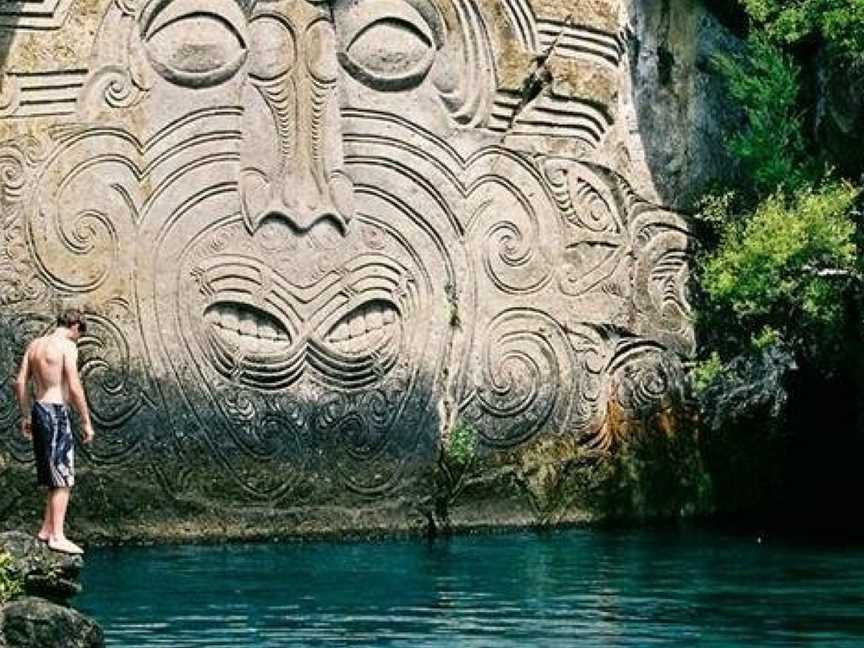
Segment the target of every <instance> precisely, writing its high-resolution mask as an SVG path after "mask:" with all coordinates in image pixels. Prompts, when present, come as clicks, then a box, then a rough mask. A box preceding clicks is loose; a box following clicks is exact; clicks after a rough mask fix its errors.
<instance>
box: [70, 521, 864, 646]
mask: <svg viewBox="0 0 864 648" xmlns="http://www.w3.org/2000/svg"><path fill="white" fill-rule="evenodd" d="M84 586H85V589H84V594H83V595H82V596H80V597H78V599H77V600H76V601H75V605H76V606H77V607H79V608H81V609H82V610H84V611H85V612H88V613H90V614H92V615H93V616H95V617H96V618H97V619H98V620H99V621H100V622H101V623H102V624H103V626H104V628H105V630H106V637H107V639H108V645H109V646H135V647H136V648H138V647H144V646H175V647H180V646H211V647H216V646H231V647H232V648H236V647H238V646H285V645H291V646H318V645H338V646H430V647H431V646H436V647H437V646H442V647H443V646H448V647H449V646H468V647H474V646H477V647H479V646H492V645H494V646H496V647H497V646H514V647H515V646H519V647H520V648H522V647H524V646H572V645H577V644H578V645H579V646H603V647H610V646H611V647H615V646H654V645H662V646H695V645H699V646H805V645H806V646H814V645H819V646H822V645H830V646H861V645H864V549H860V548H851V549H840V548H808V547H802V546H800V545H799V546H793V545H777V544H773V543H767V544H757V543H756V542H755V541H754V540H753V539H741V538H732V537H726V536H718V535H710V534H707V533H697V532H674V531H641V532H630V533H623V532H600V531H567V532H560V533H554V534H548V535H535V534H527V533H526V534H512V535H502V536H487V537H465V538H455V539H452V540H450V541H441V542H434V543H425V542H419V541H414V542H408V541H405V542H387V543H381V544H337V543H314V544H281V545H241V546H216V547H157V548H128V549H104V550H93V551H91V552H90V554H89V558H88V561H87V566H86V570H85V573H84Z"/></svg>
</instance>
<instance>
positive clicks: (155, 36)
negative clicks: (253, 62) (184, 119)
mask: <svg viewBox="0 0 864 648" xmlns="http://www.w3.org/2000/svg"><path fill="white" fill-rule="evenodd" d="M224 4H225V3H224V2H219V1H218V0H217V1H216V2H215V3H214V6H217V8H218V7H221V6H222V5H224ZM232 13H235V12H232V11H230V10H228V8H227V7H226V11H225V13H224V14H223V13H221V12H220V13H218V14H217V13H210V12H207V11H200V10H198V9H196V8H195V6H194V5H193V3H192V2H191V1H190V0H177V1H175V2H171V1H170V0H163V1H161V2H157V3H155V4H151V5H150V6H149V7H148V11H145V12H144V14H143V15H142V19H143V27H142V40H143V41H144V45H145V48H146V50H147V56H148V58H149V60H150V63H151V65H152V66H153V68H154V69H155V70H156V72H158V73H159V75H160V76H162V77H163V78H164V79H166V80H167V81H170V82H171V83H175V84H177V85H182V86H190V87H207V86H213V85H217V84H219V83H222V82H223V81H225V80H227V79H228V78H230V77H231V76H232V75H233V74H234V73H235V72H237V70H238V69H239V68H240V66H241V65H243V61H244V60H245V59H246V42H245V40H244V38H243V36H242V35H241V34H240V32H239V30H238V29H237V28H236V27H235V26H234V23H233V22H232V20H231V19H230V18H231V17H232ZM235 18H236V17H235ZM240 18H242V15H241V16H240Z"/></svg>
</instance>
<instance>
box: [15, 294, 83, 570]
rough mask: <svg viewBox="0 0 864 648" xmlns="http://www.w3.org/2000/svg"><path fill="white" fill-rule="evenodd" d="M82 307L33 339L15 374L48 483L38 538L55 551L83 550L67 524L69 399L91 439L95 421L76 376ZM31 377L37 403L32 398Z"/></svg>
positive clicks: (27, 431)
mask: <svg viewBox="0 0 864 648" xmlns="http://www.w3.org/2000/svg"><path fill="white" fill-rule="evenodd" d="M86 328H87V326H86V322H85V321H84V317H83V315H82V314H81V313H80V312H78V311H74V310H73V311H67V312H65V313H63V314H62V315H61V316H60V317H58V320H57V328H56V329H54V332H52V333H51V334H49V335H44V336H42V337H40V338H37V339H35V340H33V341H32V342H31V343H30V344H29V345H28V346H27V350H26V351H25V353H24V357H23V359H22V360H21V367H20V369H19V371H18V376H17V378H16V379H15V395H16V397H17V398H18V404H19V406H20V408H21V432H22V433H23V434H24V435H25V436H26V437H29V438H30V439H31V440H32V442H33V452H34V457H35V460H36V474H37V480H38V483H39V484H40V485H42V486H47V487H48V499H47V501H46V505H45V515H44V517H43V520H42V528H41V529H40V530H39V533H37V538H38V539H39V540H42V541H44V542H47V543H48V546H49V547H51V548H52V549H54V550H56V551H63V552H66V553H82V549H81V548H80V547H79V546H78V545H76V544H75V543H73V542H71V541H70V540H68V539H67V538H66V536H65V534H64V530H63V525H64V521H65V517H66V507H67V505H68V502H69V493H70V488H71V487H72V486H73V485H74V483H75V469H74V439H73V436H72V429H71V425H70V418H69V411H68V407H67V402H71V404H72V406H73V407H74V408H75V409H76V410H77V411H78V414H79V415H80V417H81V423H82V427H83V442H84V443H90V442H91V441H92V440H93V436H94V433H93V425H92V423H91V421H90V411H89V408H88V407H87V399H86V398H85V396H84V387H83V386H82V384H81V379H80V377H79V375H78V347H77V342H78V339H79V338H80V337H81V335H82V334H83V333H84V332H85V331H86ZM31 381H32V383H33V387H34V390H33V391H34V396H35V402H33V403H32V404H31V403H30V390H29V385H30V382H31Z"/></svg>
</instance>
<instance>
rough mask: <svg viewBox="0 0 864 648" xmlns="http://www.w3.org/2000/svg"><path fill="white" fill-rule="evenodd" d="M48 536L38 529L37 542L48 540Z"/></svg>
mask: <svg viewBox="0 0 864 648" xmlns="http://www.w3.org/2000/svg"><path fill="white" fill-rule="evenodd" d="M49 537H50V534H48V533H45V532H44V531H40V532H39V533H37V534H36V539H37V540H38V541H39V542H48V538H49Z"/></svg>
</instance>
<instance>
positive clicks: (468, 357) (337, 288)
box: [0, 0, 693, 501]
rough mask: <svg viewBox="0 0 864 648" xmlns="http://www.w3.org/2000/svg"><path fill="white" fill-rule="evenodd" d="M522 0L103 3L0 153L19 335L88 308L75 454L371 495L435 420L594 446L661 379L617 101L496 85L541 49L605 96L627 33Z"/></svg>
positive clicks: (682, 344)
mask: <svg viewBox="0 0 864 648" xmlns="http://www.w3.org/2000/svg"><path fill="white" fill-rule="evenodd" d="M601 4H602V3H601ZM535 10H536V7H534V6H532V3H530V2H528V1H527V0H501V2H478V1H475V0H334V1H333V2H329V3H327V2H315V1H312V0H269V1H264V0H258V1H255V0H207V1H206V2H204V1H203V0H114V1H113V2H110V3H106V12H105V14H104V16H103V21H102V25H101V27H100V29H99V31H98V35H97V38H96V42H95V43H94V45H93V50H92V56H91V63H90V68H89V72H88V73H87V78H86V80H83V79H78V77H75V79H76V80H75V83H76V85H75V87H74V88H72V86H71V85H68V84H67V86H68V87H64V92H69V91H74V93H76V97H77V107H76V114H75V116H74V117H75V118H74V119H68V118H65V117H63V115H59V117H61V118H63V120H61V121H58V122H56V123H52V124H51V125H50V126H45V127H44V133H45V138H44V139H45V142H38V145H37V142H36V140H35V139H32V138H30V139H28V137H25V136H22V137H21V138H20V139H19V140H15V141H13V142H10V143H7V144H5V145H3V147H2V148H0V177H2V179H3V184H2V186H0V199H2V211H0V217H2V224H3V230H2V231H3V237H4V247H3V249H2V256H0V300H2V302H3V304H4V306H5V305H7V304H8V305H10V306H12V307H13V308H14V309H15V312H16V317H19V319H21V322H24V321H29V322H31V324H27V325H24V324H23V323H21V322H19V323H18V324H14V323H12V324H10V326H12V327H13V328H15V330H26V331H30V330H32V329H33V328H34V327H36V326H37V324H38V326H44V325H45V324H46V321H47V320H46V317H47V310H46V308H45V306H46V305H56V304H60V303H66V304H78V305H81V306H84V307H85V308H86V309H87V310H89V311H90V312H92V313H93V316H94V327H93V331H92V333H91V334H90V336H89V337H88V338H86V339H85V340H83V341H82V357H83V361H84V375H85V379H86V381H87V384H88V387H89V389H90V394H91V399H92V401H93V402H92V404H93V409H94V414H95V417H96V420H97V422H98V423H99V425H100V428H102V429H103V432H104V433H105V434H104V436H105V438H106V440H105V442H104V444H103V445H102V446H101V448H94V449H93V455H92V456H91V457H90V459H91V460H92V461H94V462H95V463H97V464H101V465H104V466H105V467H106V469H111V468H112V467H113V466H118V465H123V464H125V463H128V462H131V461H134V460H135V457H143V458H145V459H146V460H148V461H150V462H151V463H152V465H153V469H154V471H155V474H156V475H157V477H158V480H159V481H160V483H162V484H163V485H164V486H166V487H167V488H170V489H172V490H175V491H179V490H183V489H184V488H187V487H194V482H195V474H196V471H202V470H211V469H214V470H217V471H218V473H217V474H219V475H222V476H224V478H225V480H226V482H227V483H228V484H229V486H225V487H224V489H223V491H224V493H225V497H252V498H257V499H262V500H266V501H279V500H281V499H284V498H286V497H288V496H289V495H291V494H295V495H298V494H299V493H310V492H314V489H315V488H316V487H318V488H321V486H320V483H327V484H329V483H331V482H332V483H337V484H340V486H339V488H345V487H347V488H348V489H350V490H352V491H354V492H356V493H359V494H361V495H374V494H377V493H381V492H384V491H388V490H391V489H393V488H396V487H398V486H399V485H400V484H401V483H403V481H404V478H405V477H406V476H410V475H411V474H413V473H412V469H413V468H414V467H415V466H417V465H423V464H424V463H428V462H429V461H431V460H432V459H433V458H434V456H435V451H436V447H437V444H438V443H439V438H440V435H441V434H442V433H443V432H444V431H445V430H446V428H447V427H448V426H449V425H452V424H453V422H454V419H455V418H457V417H460V418H464V419H465V420H467V421H469V422H470V423H471V424H472V425H473V426H474V427H475V428H476V429H477V431H478V433H479V435H480V438H481V440H482V442H483V443H484V445H485V446H486V447H487V448H488V449H495V448H510V447H514V446H517V445H519V444H524V443H526V442H528V441H529V440H531V439H532V438H534V437H536V436H537V435H538V434H557V435H570V436H572V437H574V438H575V439H576V440H577V441H578V442H579V443H581V444H583V445H585V446H586V447H589V448H606V447H609V442H608V439H607V438H606V437H604V432H603V429H604V428H603V424H604V417H605V413H606V411H607V405H608V400H609V399H610V398H613V397H614V398H617V399H618V400H619V401H620V402H622V403H624V405H625V408H629V409H628V411H629V410H633V411H637V410H639V409H640V408H643V407H646V406H648V405H650V404H651V403H652V402H655V401H658V400H662V392H663V390H664V389H672V388H673V387H674V385H673V383H674V380H671V379H670V380H665V379H664V380H660V379H658V378H657V376H659V375H661V374H662V375H663V376H667V375H668V376H671V375H673V374H674V367H673V368H669V367H667V364H669V363H670V362H671V363H672V365H674V362H675V361H674V359H673V360H669V358H670V357H672V356H669V355H668V354H665V353H666V350H668V349H671V350H673V351H676V352H683V353H687V352H689V350H690V349H691V348H692V344H693V338H692V330H691V327H690V323H689V310H688V306H687V299H686V290H685V284H686V279H687V249H688V231H687V227H686V224H685V222H684V221H683V220H682V219H681V218H680V217H679V216H677V215H676V214H673V213H671V212H669V211H667V210H664V209H662V208H660V207H657V206H655V205H652V204H650V203H648V202H646V201H644V200H642V199H641V198H639V197H638V196H637V195H636V194H635V193H634V191H633V190H632V189H631V188H630V184H629V183H628V181H627V180H626V179H625V178H624V177H622V175H621V174H620V173H619V172H618V171H617V170H615V169H613V168H610V166H611V163H608V160H607V159H606V158H605V157H604V156H606V155H607V152H608V151H614V150H617V147H620V145H621V143H620V142H616V141H615V137H617V135H616V133H617V132H618V131H616V130H615V128H614V127H615V125H616V115H617V108H616V106H615V105H614V103H613V102H612V99H610V97H614V93H612V92H608V93H606V94H604V95H603V96H602V97H600V98H599V99H598V98H592V97H586V96H581V95H580V94H579V92H578V91H579V88H576V89H573V88H572V87H571V90H572V92H570V94H568V92H569V91H568V90H567V88H564V87H557V86H556V87H548V88H547V87H541V88H539V89H536V91H535V90H531V93H535V94H531V93H529V94H531V96H526V95H525V89H526V88H528V89H529V90H530V89H531V83H532V79H534V77H531V76H526V77H525V78H522V79H516V81H515V82H513V80H512V79H511V80H510V81H508V80H507V78H505V77H507V76H508V75H509V76H510V77H512V76H513V72H512V70H511V71H509V72H508V71H507V66H508V65H512V61H513V60H516V61H523V60H524V61H528V62H529V63H530V62H531V61H535V60H538V57H540V58H542V60H543V62H544V63H543V65H550V66H551V65H552V64H553V63H555V64H556V65H558V64H560V65H562V66H564V67H565V68H566V70H568V71H569V72H568V73H573V74H575V72H573V71H574V70H576V71H578V70H581V69H583V68H584V69H590V70H591V74H592V75H594V76H592V83H593V85H590V86H589V87H591V88H607V86H608V85H609V83H611V81H610V79H612V80H614V78H615V76H614V75H615V74H619V73H620V68H621V66H622V65H624V61H625V58H626V57H624V56H623V53H624V51H625V48H626V35H622V34H623V33H624V32H623V30H621V29H620V28H615V29H612V28H610V27H609V25H608V24H607V23H609V20H610V19H609V16H608V15H607V14H606V13H604V14H603V16H602V20H600V18H598V19H597V20H599V24H592V23H591V16H587V17H585V22H584V23H583V22H580V19H579V17H574V16H570V17H566V18H565V17H562V16H551V17H550V16H539V17H538V16H537V15H536V14H535ZM580 66H581V67H580ZM534 72H536V70H534ZM534 72H532V74H533V73H534ZM58 74H59V73H58ZM70 74H71V72H70ZM14 78H15V79H17V80H18V81H19V85H18V86H16V88H17V89H16V90H15V92H14V93H13V92H12V91H9V92H7V93H6V94H4V95H3V97H4V99H2V100H0V111H3V110H5V113H3V114H4V115H7V116H9V115H11V116H14V117H15V118H18V117H25V118H26V117H28V114H25V113H23V112H21V102H20V97H23V96H24V93H25V92H26V91H29V90H28V88H29V87H30V86H28V85H26V84H24V83H23V81H24V80H25V76H24V75H22V74H19V75H18V76H16V77H14ZM57 78H60V77H59V76H58V77H57ZM70 78H71V77H70ZM574 78H577V77H574ZM53 79H54V77H50V78H49V77H46V78H45V81H44V83H45V84H48V83H49V82H50V83H54V81H53ZM598 79H599V81H598ZM28 83H29V81H28ZM34 83H35V82H34ZM43 85H44V84H43ZM571 86H572V84H571ZM33 87H36V85H33ZM40 87H41V86H40ZM46 87H47V86H46ZM604 92H605V90H604ZM7 94H8V95H9V97H10V98H6V95H7ZM64 97H65V95H64ZM65 100H66V99H64V101H65ZM3 102H5V103H3ZM16 111H17V112H16ZM55 116H56V115H55ZM10 118H11V117H10ZM64 120H65V121H64ZM604 161H605V162H607V163H604ZM40 318H41V319H40ZM28 327H29V328H28ZM664 354H665V355H664ZM661 356H662V358H663V360H662V362H663V363H666V364H662V368H663V371H662V372H661V371H659V370H655V369H656V367H655V365H656V366H661V365H658V364H657V362H660V361H659V360H658V361H657V362H654V361H655V359H656V358H660V357H661ZM2 360H3V362H4V363H6V364H8V361H9V359H8V358H5V357H4V358H3V359H2ZM652 363H654V364H652ZM652 367H655V369H652ZM613 387H614V389H613ZM619 387H620V388H619ZM616 390H617V391H616ZM613 391H615V394H613ZM646 403H647V405H646ZM12 416H14V414H13V412H12V410H11V409H10V408H9V403H7V402H5V401H4V402H0V420H6V419H9V418H10V417H12ZM4 417H5V418H4ZM15 456H16V458H17V459H19V460H21V461H24V460H26V449H22V448H16V450H15ZM170 466H177V468H176V469H172V468H170ZM308 475H319V476H320V475H326V476H327V477H326V479H324V480H320V479H319V481H318V483H317V484H316V485H315V486H310V485H309V484H308V483H306V477H307V476H308ZM232 489H236V490H232ZM310 489H311V490H310ZM298 496H299V495H298Z"/></svg>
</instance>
